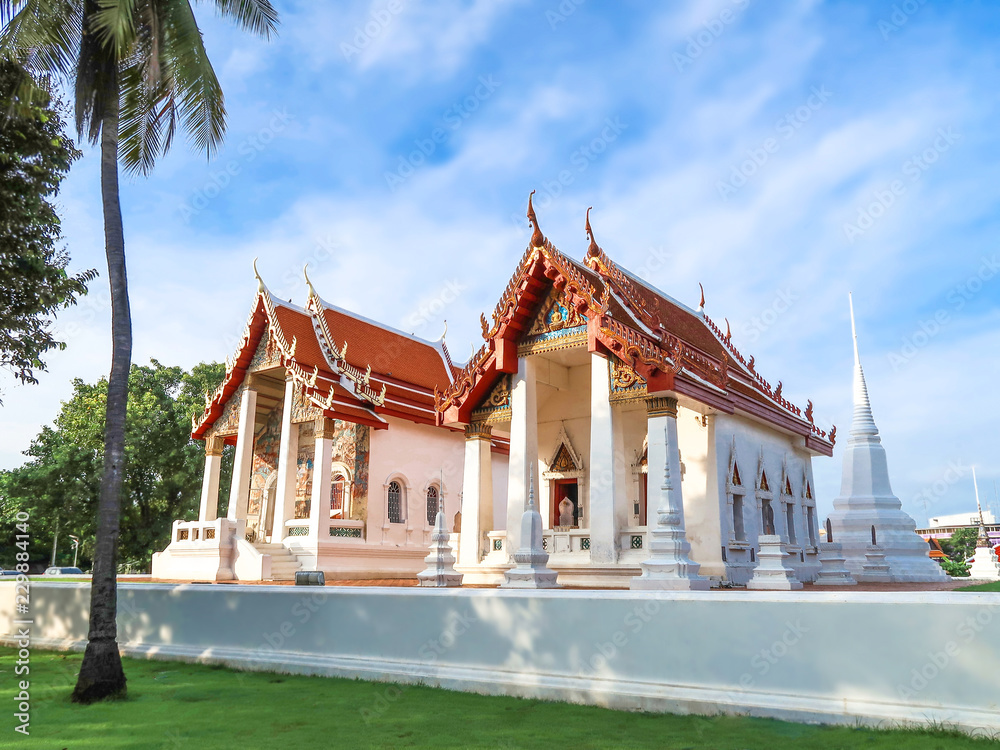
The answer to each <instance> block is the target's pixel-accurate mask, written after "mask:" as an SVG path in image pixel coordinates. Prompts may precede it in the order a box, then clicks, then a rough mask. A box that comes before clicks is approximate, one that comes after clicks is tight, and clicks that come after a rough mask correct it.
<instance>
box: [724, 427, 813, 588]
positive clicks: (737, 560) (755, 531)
mask: <svg viewBox="0 0 1000 750" xmlns="http://www.w3.org/2000/svg"><path fill="white" fill-rule="evenodd" d="M710 421H712V422H713V424H714V435H713V438H714V443H713V444H714V448H715V460H714V468H715V471H716V480H715V483H716V486H717V492H718V498H719V501H718V502H719V517H720V521H721V523H720V528H721V540H720V549H721V545H722V544H726V543H727V541H728V539H729V529H730V527H731V523H732V518H731V513H730V508H729V505H728V502H727V496H726V480H727V478H728V476H729V462H730V455H731V452H732V445H733V438H734V437H735V440H736V454H737V457H738V462H739V469H740V474H741V479H742V482H743V487H744V488H745V489H746V495H745V497H744V503H745V505H744V519H745V528H746V540H747V545H748V546H750V547H755V546H756V545H757V538H758V537H759V536H760V535H761V534H762V533H763V532H762V530H761V518H760V514H759V511H758V507H757V496H756V482H757V475H758V467H759V464H760V457H761V455H762V451H763V460H764V469H765V472H766V474H767V478H768V483H769V485H770V488H771V492H772V494H773V500H772V502H771V505H772V508H773V510H774V525H775V530H776V532H777V533H778V534H779V535H780V536H782V537H783V538H785V539H787V538H788V536H787V535H788V529H787V524H786V519H785V514H784V512H783V510H782V501H781V497H780V495H781V478H782V462H783V461H784V460H787V467H788V476H789V478H790V480H791V486H792V492H793V497H794V499H795V504H794V505H795V511H794V520H795V528H796V534H795V536H796V544H794V545H791V546H790V549H791V551H792V553H793V554H792V555H791V556H790V557H788V558H786V562H787V563H788V564H789V565H791V566H792V567H794V568H795V570H796V573H797V575H798V576H799V578H800V580H803V581H811V580H813V579H814V578H815V576H816V572H817V571H818V570H819V560H818V556H817V555H816V554H815V553H814V552H813V551H812V550H811V548H810V547H809V545H808V544H803V543H804V542H805V541H806V539H807V534H806V522H805V513H804V509H803V502H802V495H803V475H804V474H805V476H807V477H808V481H809V483H810V484H811V487H812V494H813V502H814V503H815V498H816V485H815V482H814V481H813V476H812V457H811V455H810V454H809V452H808V451H806V450H805V447H804V445H803V440H802V438H801V437H798V436H792V435H786V434H784V433H781V432H778V431H777V430H774V429H773V428H770V427H768V426H766V425H763V424H761V423H760V422H757V421H756V420H753V419H750V418H749V417H746V416H742V415H739V414H736V415H728V414H716V415H714V416H713V417H711V418H710ZM821 525H822V521H821V520H820V519H819V518H818V517H817V518H816V529H815V531H816V534H817V535H818V533H819V527H820V526H821ZM817 538H818V537H817ZM728 558H729V572H730V573H731V574H734V575H732V576H731V577H732V578H733V580H735V581H736V582H737V583H744V582H745V580H743V577H745V575H746V573H747V568H746V567H743V566H749V567H752V564H751V563H750V562H749V560H750V555H749V550H748V549H747V550H733V549H730V550H729V554H728ZM802 558H804V560H803V559H802Z"/></svg>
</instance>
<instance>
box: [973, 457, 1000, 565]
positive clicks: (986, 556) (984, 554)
mask: <svg viewBox="0 0 1000 750" xmlns="http://www.w3.org/2000/svg"><path fill="white" fill-rule="evenodd" d="M972 485H973V487H975V489H976V509H977V510H978V511H979V536H978V537H977V538H976V551H975V554H974V555H973V558H972V565H970V566H969V575H970V576H971V577H972V578H979V579H982V580H986V581H997V580H1000V561H998V560H997V553H996V550H994V549H993V544H992V543H991V542H990V535H989V534H988V533H986V524H985V523H984V522H983V506H982V504H981V503H980V502H979V480H977V479H976V467H975V466H973V467H972Z"/></svg>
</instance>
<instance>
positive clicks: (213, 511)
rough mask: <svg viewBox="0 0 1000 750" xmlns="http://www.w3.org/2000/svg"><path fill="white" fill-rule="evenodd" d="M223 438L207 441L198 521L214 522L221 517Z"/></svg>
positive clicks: (213, 438)
mask: <svg viewBox="0 0 1000 750" xmlns="http://www.w3.org/2000/svg"><path fill="white" fill-rule="evenodd" d="M224 445H225V443H224V442H223V440H222V438H215V437H212V438H208V439H207V440H206V441H205V477H204V479H203V480H202V482H201V505H200V506H199V508H198V520H199V521H202V522H205V521H214V520H215V519H217V518H218V517H219V473H220V472H221V470H222V448H223V446H224Z"/></svg>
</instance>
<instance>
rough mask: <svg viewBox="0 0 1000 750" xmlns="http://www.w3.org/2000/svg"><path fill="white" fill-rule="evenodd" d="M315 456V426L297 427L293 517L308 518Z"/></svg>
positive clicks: (302, 425) (301, 425)
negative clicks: (297, 441) (297, 442)
mask: <svg viewBox="0 0 1000 750" xmlns="http://www.w3.org/2000/svg"><path fill="white" fill-rule="evenodd" d="M315 456H316V425H315V423H313V422H303V423H302V424H300V425H299V452H298V457H297V458H296V461H295V467H296V468H295V517H296V518H309V505H310V499H311V498H312V477H313V460H314V458H315Z"/></svg>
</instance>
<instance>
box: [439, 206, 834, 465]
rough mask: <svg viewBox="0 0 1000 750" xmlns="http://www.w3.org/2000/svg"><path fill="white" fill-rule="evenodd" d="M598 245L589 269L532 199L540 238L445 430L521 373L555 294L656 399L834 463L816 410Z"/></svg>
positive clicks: (591, 338)
mask: <svg viewBox="0 0 1000 750" xmlns="http://www.w3.org/2000/svg"><path fill="white" fill-rule="evenodd" d="M589 211H590V209H588V216H587V223H586V232H587V235H588V236H589V238H590V245H589V247H588V249H587V252H586V256H585V258H584V261H583V262H582V263H581V262H578V261H576V260H573V259H571V258H569V257H568V256H566V255H564V254H563V253H562V252H560V251H559V250H558V249H557V248H556V247H555V246H554V245H553V244H552V243H551V242H550V241H549V240H548V239H547V238H546V237H545V236H544V235H543V234H542V232H541V230H540V229H539V227H538V221H537V218H536V217H535V213H534V209H533V207H532V205H531V199H530V197H529V199H528V219H529V221H530V222H531V225H532V227H533V229H534V231H533V234H532V237H531V240H530V242H529V244H528V247H527V248H526V250H525V253H524V256H523V257H522V259H521V262H520V263H519V264H518V267H517V269H516V270H515V271H514V274H513V276H512V277H511V279H510V282H509V283H508V285H507V288H506V289H505V290H504V293H503V295H502V296H501V298H500V301H499V302H498V303H497V305H496V307H495V309H494V311H493V315H492V320H489V321H488V320H487V319H486V317H485V316H483V317H482V319H481V324H482V334H483V338H484V340H485V343H484V344H483V345H482V347H480V349H479V350H478V351H477V352H476V353H475V354H474V355H473V357H472V358H471V359H470V361H469V362H468V363H467V364H466V366H465V367H464V368H463V369H462V370H461V371H460V372H459V373H458V374H457V375H456V376H455V379H454V382H453V383H452V384H451V385H450V386H448V387H447V388H445V389H443V390H442V391H441V392H440V393H438V394H436V395H437V400H436V408H437V411H438V413H439V415H440V416H439V420H440V421H441V423H456V422H458V423H460V422H467V421H469V418H470V415H471V410H472V409H473V408H475V406H476V404H478V403H479V402H480V401H481V400H482V398H483V396H484V395H485V394H486V393H488V392H489V391H490V389H491V388H492V386H493V384H494V383H495V382H496V380H497V378H498V377H499V376H500V374H501V373H509V372H515V371H516V353H517V348H516V344H517V341H518V340H519V339H520V338H521V337H523V336H524V334H525V332H526V331H527V329H528V328H529V327H530V325H531V322H532V321H533V319H534V317H535V315H536V314H537V312H538V310H539V308H540V306H541V304H542V301H543V300H544V299H545V298H546V296H547V295H548V293H549V291H550V290H551V289H553V288H555V289H557V290H559V293H560V294H561V295H562V296H563V298H564V299H565V301H566V303H567V305H568V306H570V307H572V308H573V309H574V310H575V311H576V312H577V313H579V315H580V316H582V317H583V318H585V319H586V323H587V336H588V345H589V346H590V347H591V348H592V350H595V351H601V352H602V353H605V354H610V355H614V356H615V357H617V358H618V359H620V360H621V361H622V362H623V363H625V364H627V365H628V366H629V367H631V368H632V369H633V370H635V372H636V373H637V374H639V375H640V376H641V377H642V378H643V379H644V380H646V381H647V387H648V390H649V392H651V393H652V392H657V391H667V390H671V391H675V392H677V393H679V394H682V395H685V396H688V397H690V398H692V399H694V400H696V401H698V402H700V403H702V404H705V405H707V406H710V407H712V408H715V409H718V410H719V411H722V412H726V413H734V412H735V411H736V410H740V411H742V412H744V413H747V414H751V415H753V416H754V417H756V418H759V419H761V420H763V421H765V422H768V423H770V424H772V425H774V426H776V427H779V428H780V429H782V430H784V431H787V432H792V433H795V434H799V435H801V436H803V437H804V438H805V442H806V447H808V448H809V449H810V450H813V451H815V452H817V453H821V454H824V455H832V453H833V445H834V442H835V440H836V428H835V427H834V428H831V429H830V430H829V431H826V430H823V429H821V428H820V427H818V426H817V425H816V424H815V423H814V422H813V409H812V402H809V403H808V404H807V406H806V407H805V409H801V408H799V407H798V406H796V405H795V404H793V403H791V402H790V401H788V400H787V399H785V398H784V397H783V396H782V383H781V382H779V383H778V385H777V386H772V385H771V384H770V383H769V382H768V381H767V380H765V379H764V378H763V377H762V376H761V375H760V373H758V372H757V370H756V369H755V367H754V358H753V357H750V358H749V359H748V358H746V357H744V356H743V355H742V354H741V353H740V352H739V351H738V350H737V349H736V347H735V346H734V345H733V344H732V341H731V334H730V332H729V330H728V329H729V326H728V323H727V325H726V328H727V330H726V332H725V333H723V332H722V330H721V329H720V328H719V326H718V325H716V324H715V323H714V322H713V321H712V319H711V318H710V317H709V316H708V315H707V314H706V313H705V310H704V308H705V299H704V291H703V292H702V299H701V304H700V306H699V308H698V310H697V311H694V310H692V309H691V308H689V307H687V306H685V305H683V304H681V303H680V302H678V301H677V300H674V299H672V298H671V297H669V296H667V295H666V294H664V293H663V292H661V291H659V290H657V289H655V288H654V287H652V286H650V285H649V284H647V283H645V282H643V281H641V280H639V279H638V278H636V277H635V276H633V275H632V274H631V273H629V272H628V271H626V270H625V269H624V268H622V267H621V266H619V265H618V264H617V263H615V262H614V261H613V260H612V259H611V258H609V257H608V255H607V254H606V253H605V252H604V250H603V249H601V247H600V246H599V245H598V244H597V242H596V240H595V239H594V233H593V230H592V228H591V226H590V216H589Z"/></svg>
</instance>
